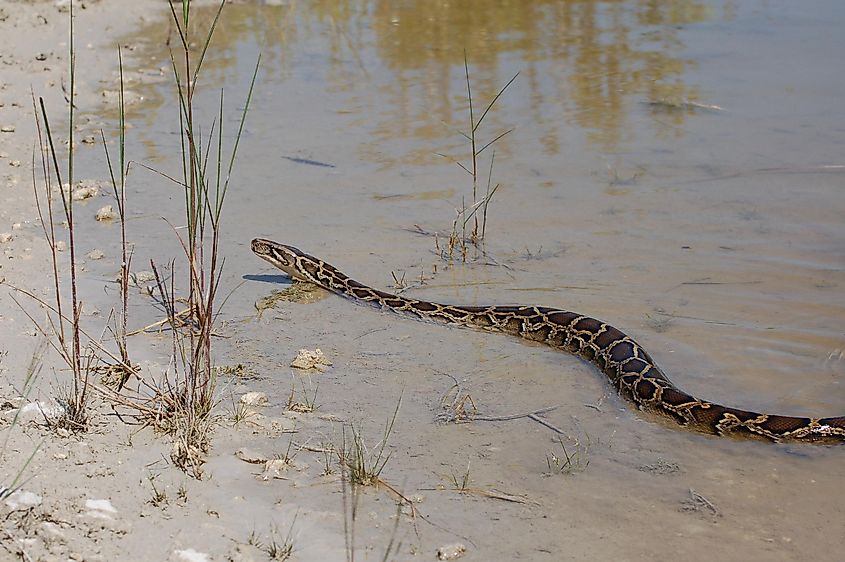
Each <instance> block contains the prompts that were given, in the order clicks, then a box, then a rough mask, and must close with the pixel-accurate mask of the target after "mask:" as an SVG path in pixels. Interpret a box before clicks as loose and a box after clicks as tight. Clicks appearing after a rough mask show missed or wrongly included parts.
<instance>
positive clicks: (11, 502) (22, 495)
mask: <svg viewBox="0 0 845 562" xmlns="http://www.w3.org/2000/svg"><path fill="white" fill-rule="evenodd" d="M0 490H2V489H0ZM42 500H43V498H42V497H41V496H39V495H38V494H33V493H32V492H25V491H23V490H17V491H15V492H13V493H12V494H11V495H10V496H9V497H8V498H6V505H7V506H9V508H10V509H12V510H19V509H29V508H31V507H38V506H39V505H41V501H42Z"/></svg>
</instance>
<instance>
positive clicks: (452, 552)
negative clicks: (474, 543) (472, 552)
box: [437, 542, 467, 560]
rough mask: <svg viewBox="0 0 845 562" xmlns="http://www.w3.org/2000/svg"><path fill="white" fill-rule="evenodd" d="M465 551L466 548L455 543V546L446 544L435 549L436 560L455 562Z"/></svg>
mask: <svg viewBox="0 0 845 562" xmlns="http://www.w3.org/2000/svg"><path fill="white" fill-rule="evenodd" d="M466 551H467V547H466V546H464V545H463V544H461V543H459V542H457V543H455V544H447V545H444V546H441V547H440V548H438V549H437V559H438V560H455V559H457V558H460V557H461V556H463V555H464V554H465V553H466Z"/></svg>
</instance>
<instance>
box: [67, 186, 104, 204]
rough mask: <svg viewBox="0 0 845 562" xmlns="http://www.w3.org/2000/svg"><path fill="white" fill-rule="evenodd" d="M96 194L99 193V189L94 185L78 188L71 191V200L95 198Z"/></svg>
mask: <svg viewBox="0 0 845 562" xmlns="http://www.w3.org/2000/svg"><path fill="white" fill-rule="evenodd" d="M98 193H100V188H99V187H97V186H96V185H83V186H79V187H77V188H75V189H74V190H73V200H74V201H84V200H86V199H91V198H92V197H96V195H97V194H98Z"/></svg>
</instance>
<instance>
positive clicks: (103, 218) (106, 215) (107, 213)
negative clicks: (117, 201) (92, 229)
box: [94, 205, 117, 222]
mask: <svg viewBox="0 0 845 562" xmlns="http://www.w3.org/2000/svg"><path fill="white" fill-rule="evenodd" d="M94 218H95V219H97V220H98V221H100V222H108V221H113V220H114V219H116V218H117V213H115V212H114V207H112V206H111V205H106V206H105V207H103V208H101V209H100V210H99V211H97V214H96V215H94Z"/></svg>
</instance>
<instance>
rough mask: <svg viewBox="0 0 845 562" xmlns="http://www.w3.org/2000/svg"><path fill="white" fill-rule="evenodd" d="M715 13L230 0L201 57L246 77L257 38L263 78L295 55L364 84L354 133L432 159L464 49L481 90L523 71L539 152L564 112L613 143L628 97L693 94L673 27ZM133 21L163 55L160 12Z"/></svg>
mask: <svg viewBox="0 0 845 562" xmlns="http://www.w3.org/2000/svg"><path fill="white" fill-rule="evenodd" d="M207 11H208V13H205V11H204V10H202V9H197V16H196V17H197V21H198V25H201V24H202V21H203V20H204V19H209V18H211V17H213V13H212V10H211V9H207ZM716 16H719V17H726V18H730V17H732V16H731V13H730V11H729V10H725V13H724V14H722V13H720V12H716V11H715V10H714V9H711V8H709V7H708V6H707V5H706V3H705V2H703V1H702V0H692V1H690V0H666V1H664V2H654V1H652V0H608V1H604V2H597V1H589V0H580V1H578V0H572V1H566V2H562V1H558V0H523V1H520V2H514V1H512V0H476V1H474V2H472V3H468V2H452V1H446V0H402V1H400V0H312V1H311V2H301V3H293V2H292V3H289V4H286V5H282V6H265V5H260V6H259V5H255V4H251V3H250V4H246V5H237V4H235V5H232V6H230V7H229V11H228V14H227V20H226V21H225V22H221V25H220V29H219V30H218V31H217V33H218V35H217V40H218V41H219V42H218V44H219V45H220V46H221V50H220V54H221V56H216V55H215V56H214V57H213V59H211V58H210V59H209V61H208V65H207V72H208V74H207V79H208V80H210V81H211V82H212V83H219V82H222V81H223V80H224V79H226V80H241V81H244V77H243V76H239V77H237V78H236V77H234V76H233V75H232V72H233V69H237V68H238V67H237V63H238V60H239V56H240V55H243V54H246V55H247V58H250V59H253V58H254V51H255V50H256V49H260V50H261V51H262V53H263V54H264V59H265V60H266V61H267V62H266V64H265V65H264V72H265V75H264V77H263V80H265V81H267V80H269V81H274V82H280V81H281V80H283V79H284V78H285V77H286V75H287V74H288V73H289V72H291V69H293V70H294V71H295V72H296V73H297V74H298V75H300V76H302V77H304V78H305V79H306V80H309V81H312V80H314V78H315V77H316V81H315V87H322V88H324V89H325V90H326V91H343V92H349V93H351V94H352V95H353V96H355V93H356V92H357V93H358V94H361V95H358V96H356V97H354V101H353V103H354V104H355V105H356V109H355V112H356V113H363V114H367V116H368V117H369V116H370V115H372V114H375V115H376V116H377V117H376V119H377V121H376V123H375V124H374V129H375V130H374V131H373V138H374V139H375V142H376V144H375V145H374V146H373V147H362V150H363V151H364V152H372V153H373V158H377V156H376V153H379V152H383V151H384V150H385V147H384V143H385V142H386V141H388V140H389V141H395V140H396V139H397V138H408V139H415V140H419V141H424V142H422V143H420V145H419V146H417V147H408V146H406V147H404V150H405V151H406V154H405V155H404V158H403V157H402V156H399V158H403V159H404V160H408V159H412V160H413V161H414V162H416V163H419V162H420V161H422V160H427V161H429V162H434V161H436V160H434V159H432V158H431V154H430V150H431V146H432V141H433V140H435V141H442V139H443V138H444V136H445V133H446V132H447V131H446V129H444V128H443V127H442V126H441V123H444V122H445V123H449V124H455V123H460V122H462V119H463V115H464V114H465V112H466V100H465V99H464V98H463V95H462V94H463V87H464V85H463V83H462V77H463V68H462V64H463V53H464V51H465V50H466V52H468V53H470V55H471V58H472V60H473V62H474V63H475V64H474V67H473V68H472V69H471V71H472V74H473V77H474V79H475V81H476V82H477V91H478V92H479V93H480V94H482V95H485V96H486V95H491V94H492V93H494V92H495V91H496V89H497V86H498V85H500V84H502V83H504V82H505V81H506V80H507V78H508V77H509V76H511V75H512V74H513V73H514V72H515V71H517V70H520V71H522V76H523V85H522V87H521V89H522V90H523V91H524V92H526V96H525V99H524V100H522V101H518V100H516V101H512V102H509V107H506V108H505V113H506V114H508V115H510V116H511V117H513V115H514V114H515V113H516V112H517V109H516V108H515V107H513V106H514V105H516V104H519V103H524V104H525V107H523V108H522V109H521V111H522V112H523V113H524V114H525V115H527V116H528V117H526V118H525V120H524V121H523V122H525V121H528V120H531V121H533V125H534V126H535V127H536V128H537V129H539V131H540V133H539V134H538V135H536V136H537V137H539V138H540V139H541V142H542V146H543V150H544V151H545V152H546V153H548V154H556V153H558V152H559V150H560V145H561V144H562V142H563V140H562V139H560V138H559V136H560V135H561V122H562V121H563V119H566V120H567V121H568V122H570V123H574V124H577V125H578V126H580V127H582V128H584V129H586V130H587V134H588V136H589V138H590V139H591V140H592V141H593V142H595V143H598V144H600V145H602V146H604V147H606V148H612V147H613V146H615V145H616V144H617V143H618V142H619V141H620V140H621V139H622V138H623V132H624V129H625V123H626V114H627V111H628V108H629V106H630V105H631V104H632V103H634V102H638V101H646V102H651V103H656V102H662V101H668V103H670V104H680V105H682V104H684V103H686V102H687V101H695V100H696V98H697V91H696V89H695V87H694V86H690V85H688V84H687V83H685V82H684V74H685V72H686V71H687V70H688V68H689V66H690V65H691V62H690V61H689V60H686V59H684V58H682V57H681V56H679V54H678V53H680V52H682V51H683V44H682V43H681V41H680V38H679V37H680V29H682V27H683V26H685V25H689V24H694V23H698V22H702V21H706V20H707V19H708V18H712V17H716ZM142 34H143V35H144V36H149V37H150V38H152V41H154V42H155V44H156V45H160V46H161V47H160V48H161V60H167V58H168V56H167V54H166V47H165V43H166V41H165V39H166V37H164V35H166V30H162V29H161V26H159V27H158V28H157V29H151V30H145V31H142ZM238 72H245V71H238ZM364 93H366V95H363V94H364ZM634 96H635V99H634V100H632V97H634ZM650 107H652V108H653V107H654V106H650ZM688 114H689V112H686V111H678V112H672V113H670V114H669V113H666V112H663V113H661V114H660V115H659V119H660V120H661V121H662V122H668V123H669V124H679V123H681V122H682V121H683V119H684V118H685V117H686V115H688ZM367 123H368V125H369V124H371V123H372V122H371V121H368V122H367ZM451 148H454V147H449V146H440V149H441V150H449V149H451ZM415 150H416V151H417V152H413V151H415ZM502 150H503V151H505V152H506V151H507V146H506V145H503V147H502ZM392 156H395V155H392ZM394 161H396V160H394Z"/></svg>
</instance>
